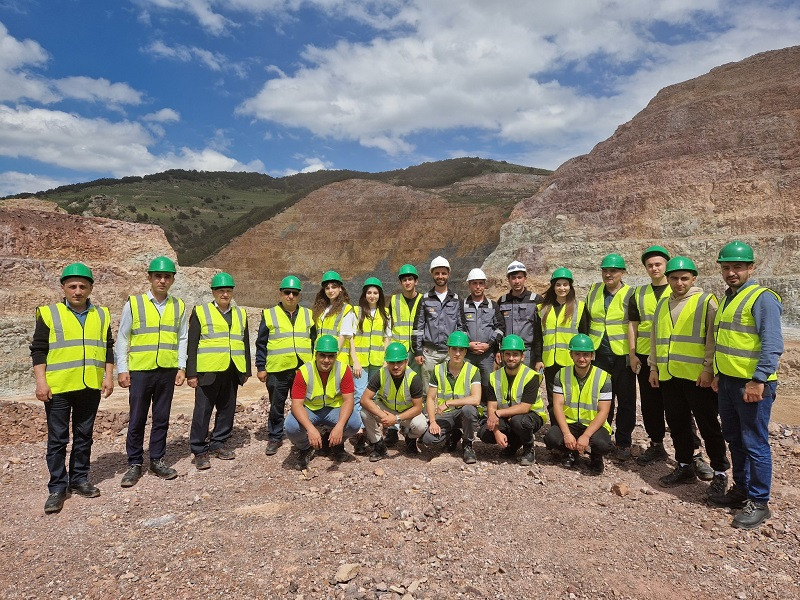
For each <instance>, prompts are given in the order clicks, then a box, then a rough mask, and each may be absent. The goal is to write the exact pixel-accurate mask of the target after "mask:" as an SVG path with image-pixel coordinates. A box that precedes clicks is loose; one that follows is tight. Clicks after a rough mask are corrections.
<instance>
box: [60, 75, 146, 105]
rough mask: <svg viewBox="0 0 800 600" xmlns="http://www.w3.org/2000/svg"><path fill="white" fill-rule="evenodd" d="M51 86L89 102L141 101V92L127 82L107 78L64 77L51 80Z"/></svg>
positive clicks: (68, 95) (64, 94)
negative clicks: (112, 80)
mask: <svg viewBox="0 0 800 600" xmlns="http://www.w3.org/2000/svg"><path fill="white" fill-rule="evenodd" d="M53 87H54V88H55V89H56V90H58V91H59V92H60V93H61V94H62V95H63V96H64V97H66V98H73V99H76V100H86V101H89V102H106V103H109V104H111V105H120V104H132V105H137V104H141V103H142V92H139V91H136V90H135V89H133V88H132V87H131V86H129V85H128V84H127V83H111V82H110V81H109V80H108V79H92V78H91V77H82V76H79V77H65V78H63V79H56V80H54V81H53Z"/></svg>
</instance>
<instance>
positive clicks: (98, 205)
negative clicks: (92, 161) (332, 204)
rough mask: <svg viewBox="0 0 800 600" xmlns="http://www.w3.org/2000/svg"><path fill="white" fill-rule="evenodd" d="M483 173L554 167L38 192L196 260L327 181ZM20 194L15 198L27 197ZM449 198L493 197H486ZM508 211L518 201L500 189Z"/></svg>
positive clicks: (478, 166)
mask: <svg viewBox="0 0 800 600" xmlns="http://www.w3.org/2000/svg"><path fill="white" fill-rule="evenodd" d="M486 173H527V174H536V175H547V174H549V173H550V171H547V170H544V169H535V168H532V167H524V166H520V165H513V164H509V163H506V162H498V161H493V160H485V159H480V158H457V159H451V160H443V161H437V162H430V163H423V164H421V165H416V166H413V167H409V168H407V169H400V170H396V171H386V172H383V173H362V172H358V171H317V172H314V173H299V174H297V175H291V176H288V177H280V178H275V177H270V176H269V175H264V174H261V173H233V172H226V171H219V172H209V171H183V170H171V171H165V172H163V173H157V174H154V175H145V176H143V177H124V178H122V179H98V180H95V181H90V182H87V183H76V184H72V185H66V186H61V187H58V188H55V189H52V190H47V191H45V192H39V193H36V194H33V195H34V196H36V197H37V198H40V199H42V200H49V201H52V202H56V203H57V204H58V205H59V206H61V207H63V208H64V209H66V210H67V211H68V212H70V213H72V214H87V215H93V216H102V217H110V218H114V219H121V220H125V221H136V222H140V223H153V224H156V225H159V226H160V227H162V228H163V229H164V232H165V233H166V235H167V239H168V240H169V242H170V244H172V246H173V247H174V248H175V251H176V252H177V253H178V259H179V260H180V262H181V264H185V265H191V264H195V263H197V262H198V261H200V260H202V259H203V258H205V257H207V256H209V255H211V254H212V253H214V252H215V251H216V250H218V249H219V248H221V247H222V246H224V245H225V244H227V243H228V242H229V241H230V240H231V239H232V238H234V237H236V236H237V235H240V234H241V233H243V232H244V231H246V230H247V229H249V228H250V227H252V226H253V225H255V224H257V223H260V222H261V221H263V220H265V219H269V218H270V217H272V216H273V215H275V214H277V213H278V212H280V211H282V210H284V209H286V208H288V207H289V206H291V205H292V204H294V203H295V202H297V201H298V200H300V199H301V198H303V197H304V196H306V195H307V194H309V193H310V192H312V191H314V190H315V189H318V188H320V187H322V186H325V185H328V184H330V183H334V182H336V181H343V180H346V179H354V178H357V179H372V180H376V181H383V182H385V183H390V184H394V185H405V186H410V187H415V188H420V189H427V190H435V189H436V188H442V187H445V186H449V185H452V184H453V183H456V182H458V181H461V180H462V179H466V178H469V177H476V176H478V175H483V174H486ZM30 195H31V194H19V195H18V196H17V197H29V196H30ZM447 196H448V198H452V199H456V200H464V201H471V202H474V201H491V200H493V199H490V198H486V197H475V196H466V195H465V196H463V197H458V195H457V194H456V196H455V197H454V196H453V194H452V193H448V194H447ZM499 196H500V197H499V198H497V199H496V200H499V201H501V202H505V203H509V210H510V209H511V206H513V203H515V202H516V201H517V200H518V199H519V198H516V197H515V196H514V195H513V194H512V195H511V196H510V197H509V195H508V194H499Z"/></svg>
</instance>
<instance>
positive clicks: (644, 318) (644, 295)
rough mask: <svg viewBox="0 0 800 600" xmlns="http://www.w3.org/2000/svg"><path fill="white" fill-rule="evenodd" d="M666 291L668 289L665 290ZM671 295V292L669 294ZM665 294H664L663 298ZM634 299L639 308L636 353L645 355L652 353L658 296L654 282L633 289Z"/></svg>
mask: <svg viewBox="0 0 800 600" xmlns="http://www.w3.org/2000/svg"><path fill="white" fill-rule="evenodd" d="M665 291H666V290H665ZM667 295H669V294H667ZM663 297H664V295H663V294H662V298H663ZM633 299H634V301H635V302H636V308H637V309H638V310H639V329H638V330H637V333H636V353H637V354H643V355H645V356H647V355H649V354H650V331H651V330H652V329H653V315H654V314H655V312H656V305H657V304H658V300H659V299H658V298H656V293H655V291H654V290H653V284H651V283H648V284H647V285H640V286H639V287H637V288H635V289H634V291H633Z"/></svg>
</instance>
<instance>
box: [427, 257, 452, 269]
mask: <svg viewBox="0 0 800 600" xmlns="http://www.w3.org/2000/svg"><path fill="white" fill-rule="evenodd" d="M436 267H447V270H448V271H449V270H450V263H449V262H448V261H447V259H446V258H445V257H444V256H437V257H436V258H434V259H433V260H432V261H431V271H433V270H434V269H435V268H436Z"/></svg>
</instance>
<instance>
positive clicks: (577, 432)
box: [544, 423, 614, 456]
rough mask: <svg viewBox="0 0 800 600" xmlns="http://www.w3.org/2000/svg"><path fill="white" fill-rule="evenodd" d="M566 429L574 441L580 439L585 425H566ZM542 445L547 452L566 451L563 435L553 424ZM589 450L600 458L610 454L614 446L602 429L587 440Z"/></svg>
mask: <svg viewBox="0 0 800 600" xmlns="http://www.w3.org/2000/svg"><path fill="white" fill-rule="evenodd" d="M567 427H569V430H570V432H572V435H574V436H575V438H576V439H577V438H579V437H581V436H582V435H583V432H584V431H586V425H580V424H578V423H568V424H567ZM544 445H545V446H547V449H548V450H566V449H567V447H566V446H565V445H564V434H563V433H562V432H561V428H560V427H559V426H558V425H556V424H555V423H554V424H553V425H551V426H550V429H548V430H547V433H545V434H544ZM589 449H590V450H591V452H592V454H598V455H600V456H602V455H603V454H608V453H609V452H611V451H612V450H613V449H614V446H613V445H612V444H611V434H610V433H608V431H606V430H605V428H603V427H601V428H600V429H598V430H597V431H595V432H594V433H593V434H592V436H591V437H590V438H589Z"/></svg>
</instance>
